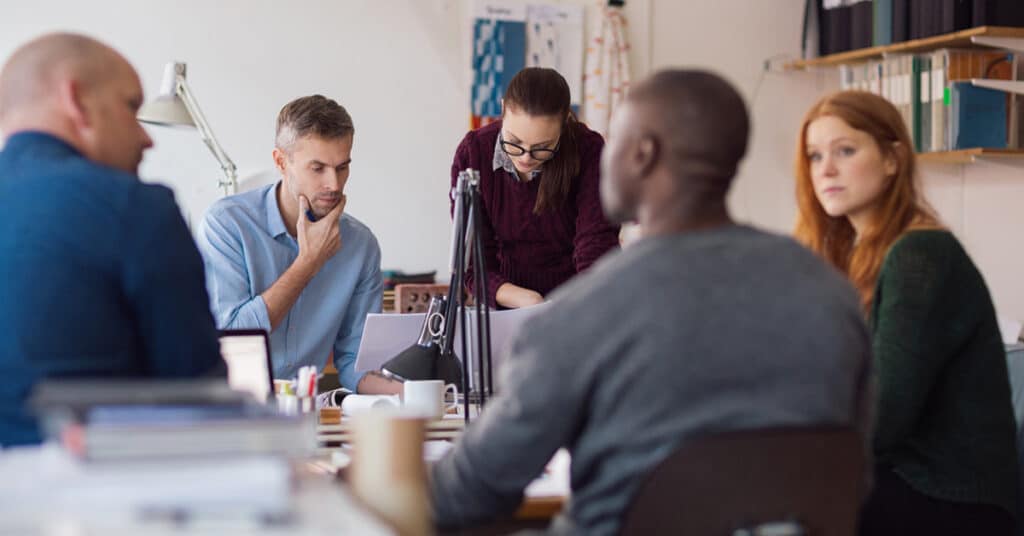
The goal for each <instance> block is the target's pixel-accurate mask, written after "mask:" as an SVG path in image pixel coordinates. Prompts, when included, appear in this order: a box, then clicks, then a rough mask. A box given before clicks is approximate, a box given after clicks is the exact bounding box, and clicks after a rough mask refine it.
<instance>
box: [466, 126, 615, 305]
mask: <svg viewBox="0 0 1024 536" xmlns="http://www.w3.org/2000/svg"><path fill="white" fill-rule="evenodd" d="M580 126H581V127H582V129H581V132H580V134H581V136H579V139H578V144H579V148H580V174H579V176H577V177H576V178H574V179H573V183H572V187H571V189H570V190H569V196H568V197H567V198H566V200H565V202H564V203H563V204H562V206H561V207H560V208H558V209H555V210H546V211H544V212H542V213H541V214H534V213H533V207H534V205H535V204H536V203H537V191H538V188H539V185H540V181H542V180H544V172H543V171H541V173H540V175H538V176H537V177H536V178H535V179H533V180H531V181H528V182H522V181H519V180H517V178H516V177H514V176H512V175H511V174H510V173H508V172H507V171H505V170H504V169H497V170H495V169H494V167H493V159H494V145H495V143H496V141H497V139H498V133H499V132H500V131H501V121H498V122H495V123H492V124H490V125H487V126H484V127H481V128H479V129H476V130H473V131H470V132H469V133H468V134H466V137H465V138H463V139H462V142H461V143H460V144H459V148H458V149H457V150H456V151H455V161H454V162H453V163H452V187H454V186H455V183H456V181H457V180H458V174H459V171H462V170H464V169H467V168H472V169H476V170H478V171H479V172H480V194H481V197H482V198H483V207H482V209H483V213H484V214H483V218H481V219H482V220H483V222H482V223H483V225H482V228H483V229H482V231H481V237H482V239H483V245H484V259H485V262H486V267H487V292H488V294H489V298H488V299H489V300H490V304H491V305H495V304H496V303H497V302H496V301H495V293H496V292H497V291H498V287H500V286H501V285H502V284H504V283H506V282H508V283H512V284H514V285H518V286H521V287H525V288H528V289H531V290H535V291H537V292H539V293H540V294H541V295H547V294H548V293H549V292H551V291H552V290H553V289H554V288H555V287H557V286H559V285H561V284H562V283H564V282H566V281H567V280H568V279H569V278H571V277H572V276H574V275H576V274H577V273H579V272H582V271H583V270H586V269H587V268H588V267H589V266H590V265H591V264H593V263H594V261H596V260H597V259H598V258H599V257H601V256H602V255H604V254H605V253H607V252H608V251H609V250H611V249H614V248H616V247H618V245H619V227H618V226H617V225H612V224H610V223H608V221H607V220H605V217H604V212H603V211H602V209H601V199H600V194H599V192H598V181H599V180H600V159H601V148H602V147H603V146H604V140H603V139H602V138H601V135H600V134H598V133H597V132H594V131H592V130H590V129H588V128H586V127H585V126H583V125H582V124H581V125H580ZM473 274H474V271H473V267H472V265H470V268H469V273H468V274H467V277H466V285H467V286H468V288H469V290H470V291H472V290H473V289H474V288H475V287H474V286H473V285H474V284H475V283H474V279H473Z"/></svg>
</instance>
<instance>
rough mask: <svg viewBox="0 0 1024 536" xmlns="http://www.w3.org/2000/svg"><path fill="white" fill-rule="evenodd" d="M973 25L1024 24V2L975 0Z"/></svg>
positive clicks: (972, 15) (1017, 0) (1015, 0)
mask: <svg viewBox="0 0 1024 536" xmlns="http://www.w3.org/2000/svg"><path fill="white" fill-rule="evenodd" d="M971 26H973V27H977V26H1024V2H1022V1H1021V0H974V3H973V10H972V12H971Z"/></svg>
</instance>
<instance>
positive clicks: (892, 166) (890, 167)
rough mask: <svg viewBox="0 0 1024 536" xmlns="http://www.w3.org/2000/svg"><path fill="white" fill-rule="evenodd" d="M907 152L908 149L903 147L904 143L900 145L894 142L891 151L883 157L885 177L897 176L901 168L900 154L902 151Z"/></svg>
mask: <svg viewBox="0 0 1024 536" xmlns="http://www.w3.org/2000/svg"><path fill="white" fill-rule="evenodd" d="M905 150H906V148H905V147H903V144H902V143H900V142H898V141H894V142H892V146H891V147H890V148H889V150H888V151H885V155H884V156H883V158H884V160H883V161H882V166H883V168H884V170H885V175H886V176H887V177H892V176H893V175H896V172H897V171H899V167H900V164H899V163H900V158H899V154H900V151H905Z"/></svg>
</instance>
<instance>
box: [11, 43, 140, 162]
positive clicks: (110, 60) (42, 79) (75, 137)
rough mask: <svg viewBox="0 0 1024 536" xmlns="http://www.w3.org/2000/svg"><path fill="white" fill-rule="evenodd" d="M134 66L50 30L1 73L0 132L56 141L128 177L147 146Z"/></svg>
mask: <svg viewBox="0 0 1024 536" xmlns="http://www.w3.org/2000/svg"><path fill="white" fill-rule="evenodd" d="M142 97H143V95H142V86H141V84H140V83H139V77H138V75H137V74H136V73H135V69H133V68H132V66H131V65H130V64H129V63H128V61H127V60H125V59H124V57H123V56H121V55H120V54H118V53H117V52H116V51H115V50H114V49H112V48H110V47H108V46H107V45H105V44H103V43H100V42H99V41H97V40H95V39H92V38H89V37H85V36H83V35H76V34H68V33H55V34H48V35H44V36H42V37H39V38H37V39H34V40H32V41H29V42H28V43H26V44H25V45H23V46H21V47H20V48H18V49H17V50H16V51H14V54H12V55H11V57H10V58H9V59H8V60H7V63H5V64H4V66H3V69H2V70H0V130H2V131H3V133H4V135H7V136H10V135H13V134H17V133H18V132H22V131H36V132H44V133H47V134H50V135H52V136H55V137H57V138H60V139H61V140H63V141H65V142H67V143H68V144H69V145H71V146H72V147H74V148H75V149H77V150H78V151H79V152H80V153H82V155H83V156H85V157H86V158H88V159H90V160H93V161H95V162H98V163H100V164H104V165H107V166H110V167H114V168H118V169H121V170H124V171H128V172H131V173H135V172H136V170H137V169H138V165H139V162H141V161H142V153H143V151H145V150H146V149H147V148H148V147H150V146H152V144H153V142H152V141H151V140H150V139H149V135H148V134H146V131H145V130H143V128H142V126H141V125H139V122H138V121H137V120H136V118H135V114H136V112H138V109H139V107H140V106H141V105H142Z"/></svg>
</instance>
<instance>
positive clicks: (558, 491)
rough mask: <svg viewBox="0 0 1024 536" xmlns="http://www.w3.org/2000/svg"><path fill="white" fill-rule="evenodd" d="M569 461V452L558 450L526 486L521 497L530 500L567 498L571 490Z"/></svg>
mask: <svg viewBox="0 0 1024 536" xmlns="http://www.w3.org/2000/svg"><path fill="white" fill-rule="evenodd" d="M571 461H572V460H571V457H570V456H569V451H567V450H565V449H558V450H557V451H556V452H555V455H554V456H552V457H551V461H549V462H548V465H547V467H545V468H544V472H543V473H541V475H540V476H539V477H537V478H536V479H535V480H534V481H533V482H531V483H530V485H529V486H526V491H524V492H523V495H525V496H526V497H530V498H539V497H568V496H569V493H570V490H571V484H570V478H569V466H570V465H571Z"/></svg>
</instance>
